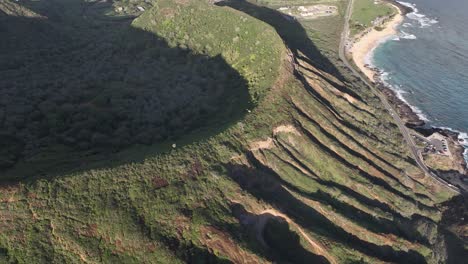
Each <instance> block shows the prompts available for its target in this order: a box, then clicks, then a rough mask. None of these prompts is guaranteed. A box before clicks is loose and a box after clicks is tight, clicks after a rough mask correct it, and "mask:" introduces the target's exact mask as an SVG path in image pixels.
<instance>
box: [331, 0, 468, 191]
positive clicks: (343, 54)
mask: <svg viewBox="0 0 468 264" xmlns="http://www.w3.org/2000/svg"><path fill="white" fill-rule="evenodd" d="M353 1H354V0H349V3H348V6H347V8H346V13H345V16H344V28H343V32H342V33H341V39H340V46H339V52H338V53H339V56H340V59H341V60H342V61H343V63H344V65H345V66H346V67H347V68H348V69H350V70H351V72H352V73H353V74H354V75H355V76H357V77H358V78H359V79H360V80H361V81H363V82H364V83H365V84H366V85H367V86H368V87H369V88H370V89H371V91H372V92H373V93H374V94H375V95H376V96H377V97H379V99H380V101H381V102H382V104H383V105H384V107H385V108H386V109H387V111H388V112H389V113H390V115H391V116H392V117H393V119H394V121H395V123H396V124H397V126H398V128H399V129H400V132H401V134H402V135H403V137H404V139H405V141H406V143H407V144H408V147H409V148H410V150H411V154H412V156H413V158H414V160H415V161H416V163H417V165H418V167H419V168H420V169H421V170H422V171H424V173H425V174H426V175H429V176H430V177H432V178H433V179H435V180H436V181H438V182H439V183H441V184H443V185H445V186H446V187H447V188H450V189H451V190H453V191H455V192H457V193H458V194H460V190H459V189H458V188H456V187H455V186H453V185H451V184H449V183H448V182H446V181H445V180H443V179H441V178H439V177H438V176H437V175H435V174H434V173H433V172H432V171H431V170H429V168H428V167H427V166H426V164H425V163H424V161H423V159H422V155H421V152H420V151H419V149H418V148H417V147H416V144H415V143H414V141H413V138H412V137H411V133H410V132H409V130H408V128H407V127H406V126H405V123H404V122H403V120H401V118H400V116H399V115H398V113H397V112H396V110H395V109H394V108H393V107H392V106H391V105H390V103H389V102H388V100H387V97H386V96H385V95H384V94H383V93H382V92H380V91H379V90H378V89H377V88H376V87H375V86H374V85H373V84H372V83H370V82H369V80H368V79H367V78H366V77H365V76H363V74H362V73H361V72H359V71H358V70H356V69H355V68H354V67H353V66H352V65H351V63H350V62H349V60H348V58H347V57H346V50H345V49H346V41H347V39H348V36H349V20H350V18H351V14H352V10H353Z"/></svg>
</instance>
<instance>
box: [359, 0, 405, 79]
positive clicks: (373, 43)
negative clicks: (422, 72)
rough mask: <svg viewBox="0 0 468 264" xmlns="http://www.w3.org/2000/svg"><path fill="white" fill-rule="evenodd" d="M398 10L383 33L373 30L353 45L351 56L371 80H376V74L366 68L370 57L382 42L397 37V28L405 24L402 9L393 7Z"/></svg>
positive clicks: (385, 26)
mask: <svg viewBox="0 0 468 264" xmlns="http://www.w3.org/2000/svg"><path fill="white" fill-rule="evenodd" d="M393 7H394V8H395V9H396V10H397V12H398V13H397V14H396V15H395V16H394V17H392V18H391V20H389V21H387V23H386V24H385V25H384V29H383V30H381V31H378V30H375V29H372V30H371V31H370V32H369V33H367V34H365V35H364V36H363V37H361V38H360V39H359V40H358V41H357V42H356V43H354V44H353V46H352V48H351V50H350V51H351V55H352V57H353V60H354V63H356V65H357V66H358V67H359V69H360V70H361V71H362V72H363V73H364V74H365V75H366V76H367V77H368V78H369V79H371V80H374V75H375V72H374V71H372V70H370V69H368V68H366V67H364V65H365V64H366V63H368V60H367V58H368V55H369V53H370V52H372V50H373V49H374V48H376V47H377V46H378V45H379V44H380V43H381V42H382V40H384V39H386V38H388V37H390V36H393V35H396V34H397V33H398V32H397V30H396V27H397V26H398V25H399V24H400V23H401V22H403V19H404V17H403V15H402V13H401V11H400V9H399V8H398V7H396V6H393Z"/></svg>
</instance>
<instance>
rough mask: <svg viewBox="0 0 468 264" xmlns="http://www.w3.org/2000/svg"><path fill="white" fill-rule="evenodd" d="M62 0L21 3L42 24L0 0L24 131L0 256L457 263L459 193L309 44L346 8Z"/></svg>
mask: <svg viewBox="0 0 468 264" xmlns="http://www.w3.org/2000/svg"><path fill="white" fill-rule="evenodd" d="M4 1H8V0H0V10H3V8H5V6H3V5H2V3H3V2H4ZM69 1H70V3H68V2H67V3H65V2H64V3H61V4H59V3H55V2H54V3H45V2H46V1H39V2H37V1H31V3H29V2H27V5H26V4H25V7H24V6H22V7H24V8H26V7H27V8H28V9H31V10H34V12H37V13H39V14H41V16H43V17H47V19H46V20H32V21H31V20H29V19H36V18H21V19H18V18H17V17H12V16H10V15H4V13H5V12H0V18H1V19H5V20H4V21H8V22H9V24H8V25H9V27H3V28H1V26H2V25H0V30H4V32H7V33H8V35H6V36H7V38H6V39H7V40H8V41H7V42H2V43H1V44H0V45H4V46H0V47H1V48H2V49H1V50H0V52H1V53H0V55H1V56H2V58H11V59H9V60H0V63H1V64H0V77H2V78H0V79H1V81H5V80H7V81H8V83H9V85H8V86H5V87H7V88H8V89H7V88H3V87H2V88H1V89H2V90H1V92H2V93H3V94H5V95H8V98H9V100H1V101H0V103H2V104H5V105H6V106H8V107H5V109H8V111H9V112H8V113H11V115H8V118H1V121H2V122H5V124H8V128H9V129H10V130H11V131H12V132H11V133H9V136H12V137H13V136H14V138H15V140H16V141H18V142H19V143H18V144H17V145H18V146H19V147H15V148H13V147H12V148H11V150H10V149H9V150H8V151H7V152H5V153H4V152H2V151H0V155H3V156H1V157H2V158H3V157H7V158H9V159H8V164H7V165H8V167H7V166H5V168H6V169H5V168H1V169H2V171H1V174H0V176H1V178H0V180H2V184H1V185H0V230H1V231H2V232H1V234H0V262H2V263H3V262H6V263H8V262H11V263H50V262H56V263H153V262H159V263H171V264H172V263H280V262H282V263H385V262H393V263H450V261H452V259H453V260H454V261H456V260H458V258H457V256H458V254H459V249H460V247H463V243H465V242H466V241H463V240H462V241H460V240H455V239H454V240H448V238H447V236H446V235H445V233H444V231H445V229H447V230H449V229H450V231H451V232H452V233H456V232H457V230H462V229H463V224H464V222H460V221H459V220H460V219H457V218H456V217H457V216H459V215H460V211H462V212H465V213H466V210H465V209H464V208H463V205H464V202H462V201H460V200H459V196H458V194H457V193H456V192H454V191H453V190H452V189H450V188H448V187H447V186H446V185H443V184H441V183H440V182H438V181H437V180H435V179H434V178H432V177H430V176H429V175H427V174H426V173H424V172H423V171H422V170H421V169H420V167H418V165H417V164H416V163H415V161H414V159H413V158H412V155H411V152H410V149H409V147H408V146H407V145H405V144H403V143H402V142H403V135H402V134H401V132H400V130H399V129H398V127H397V125H396V124H395V123H394V120H393V118H392V116H391V115H390V114H389V113H388V112H387V110H386V109H385V108H384V107H383V106H382V103H381V101H380V99H379V98H378V97H377V96H376V95H375V94H374V93H373V91H372V90H371V89H370V88H369V87H368V86H366V85H364V84H363V82H362V81H361V80H358V79H357V78H356V77H355V76H354V75H353V74H352V73H351V72H349V71H348V70H347V69H346V68H345V67H343V65H342V62H340V61H339V60H338V59H337V57H338V56H337V54H336V52H335V53H332V52H330V50H332V49H331V48H330V49H326V48H329V47H328V46H332V45H328V42H322V43H326V44H327V47H326V48H324V47H323V46H317V45H316V43H318V41H317V42H314V41H313V37H314V36H316V35H319V38H321V39H322V41H323V39H325V38H326V37H327V36H339V35H340V33H341V28H342V23H343V18H342V17H340V16H330V17H327V18H321V19H323V20H319V22H321V23H322V24H320V26H322V27H323V28H326V30H330V31H325V33H323V32H322V31H318V30H317V28H321V27H320V26H316V24H314V23H318V22H316V21H308V23H311V24H312V25H313V26H314V27H312V29H311V28H305V26H304V24H302V22H301V21H298V20H291V19H290V18H288V17H286V16H284V14H282V13H280V12H279V11H277V10H276V9H274V8H271V7H268V6H259V5H257V4H256V3H254V2H249V1H224V2H222V3H218V2H217V1H216V2H217V5H213V4H212V2H213V1H198V0H173V1H171V0H160V1H158V2H157V3H152V6H147V5H145V4H147V2H146V1H141V2H138V3H133V2H132V3H131V4H130V5H126V4H127V2H126V1H116V3H110V2H102V1H99V2H93V3H87V2H86V3H83V2H82V1H80V0H69ZM9 3H10V2H9ZM11 3H13V2H11ZM20 4H23V3H22V2H21V3H13V6H17V5H20ZM62 4H63V5H62ZM113 4H118V6H113ZM153 4H154V5H153ZM143 6H144V7H143ZM8 7H10V5H8ZM65 7H66V9H64V8H65ZM82 7H85V8H84V9H82ZM121 7H122V9H120V8H121ZM138 7H140V8H138ZM18 8H19V7H18ZM339 8H342V6H339ZM21 9H23V8H21ZM141 9H143V10H144V11H141ZM103 10H105V11H106V12H102V11H103ZM119 10H122V11H125V12H127V11H128V12H129V13H131V14H133V13H135V12H137V13H136V14H139V15H138V18H136V19H133V18H131V19H130V21H129V19H128V17H126V16H124V17H122V15H121V14H120V13H119V12H120V11H119ZM138 12H140V13H138ZM110 14H111V15H110ZM33 25H34V27H33ZM330 25H335V26H334V27H331V26H330ZM12 28H16V29H22V31H21V33H22V34H19V33H18V32H15V31H14V30H12ZM54 29H56V30H54ZM58 29H60V31H57V30H58ZM91 29H92V30H91ZM90 30H91V31H90ZM322 30H325V29H322ZM54 32H55V33H54ZM57 32H59V33H60V34H58V33H57ZM77 33H81V34H77ZM312 33H313V34H312ZM314 34H315V35H314ZM76 35H79V36H76ZM19 37H21V38H22V39H24V40H30V39H33V40H34V42H32V43H34V44H35V45H40V46H41V47H52V48H43V49H31V48H30V46H28V45H29V42H28V41H23V42H21V43H18V42H17V39H18V38H19ZM51 38H55V40H56V41H57V43H59V44H60V45H58V46H55V45H56V43H54V42H51V41H50V39H51ZM59 40H60V42H58V41H59ZM68 40H75V41H68ZM3 43H7V44H8V45H7V44H3ZM329 43H336V39H334V40H330V42H329ZM49 45H52V46H49ZM13 47H14V48H13ZM25 54H26V55H28V56H32V55H34V58H44V56H46V58H50V60H48V61H47V60H46V61H43V60H39V59H38V60H37V61H30V63H33V62H34V63H37V64H34V65H39V66H41V67H30V66H29V65H25V64H22V63H19V62H18V61H16V60H14V59H13V58H14V57H17V56H24V55H25ZM324 54H327V55H326V56H325V55H324ZM89 61H90V62H92V63H90V64H84V62H88V63H89ZM95 65H98V66H99V67H96V66H95ZM85 66H87V67H85ZM92 66H94V67H92ZM59 69H62V70H61V71H60V70H59ZM49 71H50V72H49ZM24 72H28V73H29V75H28V76H31V78H32V77H34V78H35V79H34V82H30V80H29V79H28V80H25V79H16V77H15V76H22V74H23V73H24ZM55 72H58V74H57V75H54V73H55ZM62 73H63V74H62ZM65 73H66V74H65ZM98 73H99V74H98ZM43 76H47V77H48V78H43ZM96 76H97V77H96ZM3 77H4V78H3ZM102 77H106V78H107V79H106V80H108V81H106V82H102ZM5 82H6V81H5ZM13 84H14V85H13ZM59 84H60V85H59ZM24 91H29V93H25V92H24ZM3 98H6V97H2V99H3ZM17 102H20V103H21V104H17ZM194 102H195V103H196V104H193V103H194ZM30 105H33V106H34V107H26V106H30ZM19 106H21V107H19ZM23 107H24V108H23ZM161 108H162V110H161ZM163 110H164V111H163ZM55 113H58V114H55ZM1 114H2V115H3V112H2V113H1ZM13 117H14V118H13ZM88 117H89V118H88ZM91 117H92V120H93V122H91V123H90V122H89V119H90V118H91ZM35 128H41V130H40V132H41V133H37V134H33V135H34V137H33V136H31V135H29V133H28V132H29V131H30V132H31V133H35V132H37V131H36V130H34V129H35ZM13 132H16V133H13ZM10 134H11V135H10ZM1 136H4V135H3V134H2V135H1ZM1 139H3V140H4V141H0V142H1V145H2V146H3V145H4V144H5V143H4V142H13V140H10V137H6V136H4V137H2V138H1ZM113 140H116V141H117V142H119V144H118V145H114V142H115V141H113ZM25 143H26V144H25ZM80 143H83V144H80ZM84 143H86V145H85V144H84ZM24 145H27V146H28V147H27V148H26V150H24ZM79 145H81V147H80V146H79ZM13 152H14V153H16V154H18V153H19V154H18V155H16V154H15V155H14V156H12V155H11V153H13ZM20 154H21V155H20ZM13 176H15V177H13ZM7 180H8V181H7ZM465 205H466V204H465ZM465 219H466V218H465ZM453 263H455V262H453Z"/></svg>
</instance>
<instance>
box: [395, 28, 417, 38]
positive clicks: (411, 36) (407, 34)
mask: <svg viewBox="0 0 468 264" xmlns="http://www.w3.org/2000/svg"><path fill="white" fill-rule="evenodd" d="M398 37H399V38H402V39H416V36H415V35H413V34H409V33H406V32H404V31H403V30H401V31H400V34H399V36H398Z"/></svg>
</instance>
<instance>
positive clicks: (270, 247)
mask: <svg viewBox="0 0 468 264" xmlns="http://www.w3.org/2000/svg"><path fill="white" fill-rule="evenodd" d="M231 211H232V213H233V214H234V216H235V217H236V218H237V219H238V220H239V222H240V223H241V224H242V225H243V226H245V227H247V230H249V231H250V233H252V235H255V237H256V239H257V242H261V243H259V244H262V245H264V247H265V248H266V249H267V251H268V254H269V258H270V259H271V260H272V261H275V262H281V263H282V262H286V263H316V264H326V263H329V261H328V260H327V259H326V258H325V257H323V256H321V255H316V254H313V253H312V252H310V251H309V250H307V249H306V248H304V246H303V245H302V244H301V243H300V236H299V235H298V234H297V232H296V231H293V230H291V229H290V225H289V224H288V223H287V221H286V219H284V218H282V217H281V216H275V215H272V214H270V213H262V214H258V215H256V214H253V213H250V212H249V211H247V210H246V209H245V208H244V206H243V205H242V204H240V203H234V204H232V205H231ZM254 233H255V234H254ZM258 240H260V241H258ZM285 242H287V243H285Z"/></svg>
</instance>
